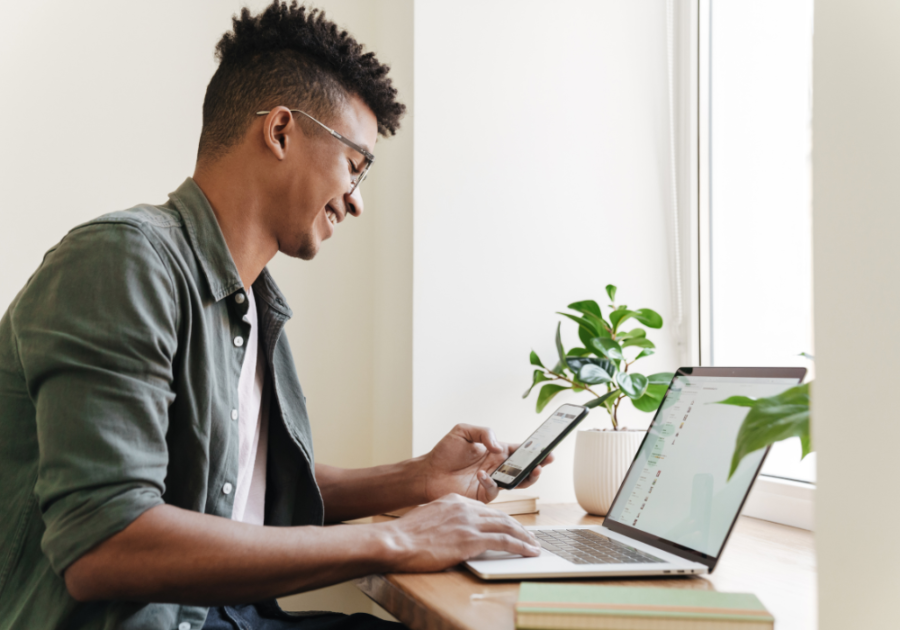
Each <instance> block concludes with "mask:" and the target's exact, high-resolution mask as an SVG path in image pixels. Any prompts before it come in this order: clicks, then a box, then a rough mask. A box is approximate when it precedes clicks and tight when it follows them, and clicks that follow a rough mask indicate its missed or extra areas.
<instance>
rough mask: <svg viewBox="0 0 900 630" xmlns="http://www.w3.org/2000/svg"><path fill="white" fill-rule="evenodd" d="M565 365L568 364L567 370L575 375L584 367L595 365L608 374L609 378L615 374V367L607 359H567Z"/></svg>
mask: <svg viewBox="0 0 900 630" xmlns="http://www.w3.org/2000/svg"><path fill="white" fill-rule="evenodd" d="M566 363H568V365H569V369H570V370H572V372H574V373H575V374H578V373H579V372H581V369H582V368H583V367H584V366H585V365H596V366H597V367H599V368H600V369H601V370H604V371H605V372H606V373H607V374H609V376H610V378H612V376H613V375H614V374H615V373H616V366H615V364H614V363H613V362H612V361H610V360H609V359H598V358H596V357H569V358H568V359H566Z"/></svg>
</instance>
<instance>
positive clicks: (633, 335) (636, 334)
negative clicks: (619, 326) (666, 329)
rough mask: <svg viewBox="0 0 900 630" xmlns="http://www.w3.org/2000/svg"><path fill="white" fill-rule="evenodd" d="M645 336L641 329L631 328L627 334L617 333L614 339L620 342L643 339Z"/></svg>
mask: <svg viewBox="0 0 900 630" xmlns="http://www.w3.org/2000/svg"><path fill="white" fill-rule="evenodd" d="M646 336H647V331H646V330H644V329H643V328H632V329H631V330H629V331H628V332H623V333H619V334H617V335H616V339H618V340H619V341H622V340H623V339H637V338H644V337H646Z"/></svg>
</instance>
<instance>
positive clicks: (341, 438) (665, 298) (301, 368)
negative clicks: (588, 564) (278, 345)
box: [0, 0, 677, 612]
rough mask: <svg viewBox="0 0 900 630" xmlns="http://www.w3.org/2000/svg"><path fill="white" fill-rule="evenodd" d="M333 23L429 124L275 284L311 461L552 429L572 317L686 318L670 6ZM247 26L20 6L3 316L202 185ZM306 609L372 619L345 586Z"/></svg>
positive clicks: (4, 37) (189, 11) (6, 106)
mask: <svg viewBox="0 0 900 630" xmlns="http://www.w3.org/2000/svg"><path fill="white" fill-rule="evenodd" d="M247 4H248V6H250V8H251V9H254V10H255V9H258V8H259V7H261V6H264V5H265V4H266V2H263V1H261V0H253V1H252V2H249V3H247ZM316 4H317V5H318V6H322V7H324V8H325V9H326V10H327V12H328V13H329V15H330V16H331V17H333V18H334V19H335V20H336V21H337V22H338V23H339V24H341V25H342V26H345V27H347V28H348V29H349V30H350V31H351V32H352V33H354V34H355V35H356V36H358V38H359V39H360V40H361V41H363V42H365V43H366V44H367V46H368V47H369V48H370V49H373V50H375V51H376V52H377V53H378V55H379V57H380V58H381V59H382V60H385V61H388V62H389V63H391V64H392V65H393V73H392V74H393V76H394V78H395V81H396V84H397V86H398V88H399V89H400V93H401V97H402V98H403V100H405V101H406V102H407V104H408V105H410V106H411V109H412V106H413V104H414V106H415V107H414V113H413V112H411V113H410V115H408V116H407V118H406V119H405V121H404V126H403V129H402V130H401V132H400V134H399V135H398V136H397V137H395V138H392V139H388V140H384V139H382V140H380V141H379V143H378V145H377V147H376V155H377V156H378V162H377V164H376V165H375V167H374V168H373V171H372V175H371V177H370V178H369V179H368V180H367V182H366V184H365V185H364V187H363V193H364V195H365V200H366V211H365V213H364V215H363V216H362V217H361V218H359V219H354V220H352V221H347V222H345V223H343V224H341V225H340V226H339V227H338V230H337V234H336V236H335V238H334V239H332V240H331V241H329V242H328V243H326V246H325V247H324V248H323V250H322V252H321V253H320V255H319V256H317V258H316V260H315V261H313V262H311V263H304V262H301V261H295V260H288V259H286V258H284V257H282V256H279V257H277V258H276V259H275V260H274V261H273V262H272V264H271V268H272V271H273V273H274V274H275V277H276V278H277V280H278V281H279V284H280V285H281V286H282V288H283V289H284V291H285V293H286V295H287V298H288V301H289V303H290V304H291V306H292V308H293V310H294V318H293V320H292V321H291V322H290V323H289V324H288V327H287V334H288V337H289V339H290V341H291V345H292V347H293V351H294V355H295V358H296V360H297V368H298V373H299V375H300V378H301V382H302V383H303V387H304V390H305V393H306V395H307V397H308V400H309V407H310V410H311V415H312V424H313V435H314V438H315V448H316V456H317V459H318V460H319V461H322V462H325V463H330V464H335V465H340V466H349V467H358V466H368V465H371V464H377V463H383V462H387V461H395V460H397V459H401V458H403V457H407V456H409V455H410V454H412V453H414V452H415V453H417V454H418V453H422V452H425V451H427V450H428V449H429V448H430V447H431V446H432V445H433V444H434V442H435V441H436V440H437V439H439V437H440V436H441V435H443V434H444V433H445V432H446V431H447V430H449V429H450V427H452V425H453V424H455V423H456V422H459V421H466V422H473V423H478V424H487V425H491V426H493V427H495V429H496V430H497V433H498V435H500V437H501V438H503V439H509V440H516V439H521V438H522V437H524V436H525V435H527V434H528V433H529V432H530V431H531V430H533V429H534V428H535V427H536V426H537V423H538V421H539V420H540V417H539V416H536V415H535V414H534V411H533V409H534V398H533V397H532V398H531V399H529V400H527V401H523V400H521V398H520V395H521V392H522V391H523V390H524V389H525V387H526V386H527V384H528V382H529V379H530V374H531V370H530V367H529V365H528V363H527V355H528V351H529V350H530V349H531V348H534V349H535V350H537V351H538V352H539V353H540V354H541V355H542V356H545V357H549V356H550V354H551V353H552V351H551V348H552V334H553V330H554V329H555V326H556V322H557V321H558V319H559V318H558V316H557V315H555V311H557V310H560V309H561V308H562V307H564V306H565V305H566V304H567V303H569V302H570V301H573V300H576V299H583V298H589V297H590V298H594V299H597V300H598V301H600V303H601V304H606V301H605V299H604V298H603V296H602V287H603V286H604V285H605V284H607V283H610V282H611V283H614V284H618V285H619V286H620V296H621V298H622V299H623V300H624V301H626V302H627V303H628V304H629V305H630V306H632V307H650V308H655V309H657V310H659V311H660V312H661V313H662V315H663V316H664V317H667V318H668V317H669V316H670V308H669V304H670V289H669V285H668V282H669V280H668V279H669V272H668V269H667V262H666V261H667V260H668V258H667V257H668V253H667V251H668V247H669V244H668V243H667V241H666V236H665V234H666V231H665V220H666V219H665V216H666V214H665V213H666V212H668V211H669V208H668V206H667V200H668V199H669V197H670V192H669V190H668V188H667V183H666V182H667V174H668V168H669V163H668V146H667V145H666V141H667V137H668V135H667V134H668V129H667V111H666V109H665V107H666V96H665V86H666V83H665V69H666V66H665V63H666V60H665V7H664V4H663V3H621V2H615V1H614V0H605V1H604V2H592V1H587V0H566V1H564V2H559V3H556V4H555V5H554V7H553V10H552V11H548V9H547V5H546V4H545V3H538V2H533V1H528V2H520V1H513V0H504V1H502V2H501V1H498V2H490V3H485V2H475V1H471V0H466V1H461V2H457V3H453V4H450V3H438V2H432V1H420V2H415V3H414V2H413V0H321V1H320V2H317V3H316ZM243 5H244V3H243V2H239V1H237V0H192V1H191V2H176V1H175V0H156V1H155V2H116V1H114V0H91V1H90V2H83V3H71V2H64V1H63V0H46V1H43V2H39V3H12V4H9V6H4V10H5V14H4V19H3V20H0V86H2V87H0V112H3V114H4V116H0V208H2V210H0V213H2V218H3V225H4V229H3V230H2V231H0V265H2V269H3V273H2V274H0V304H2V305H3V307H4V308H5V305H6V304H8V303H9V302H10V301H11V300H12V298H13V297H14V295H15V294H16V292H17V291H18V290H19V289H20V288H21V287H22V285H23V284H24V282H25V281H26V280H27V278H28V276H29V275H30V274H31V273H32V272H33V270H34V269H35V268H36V267H37V265H38V264H39V263H40V260H41V257H42V255H43V253H44V252H45V251H46V250H47V249H48V248H49V247H51V246H52V245H53V244H55V243H56V242H57V241H58V240H59V239H60V238H61V237H62V236H63V235H64V234H65V233H66V231H67V230H68V229H70V228H71V227H73V226H75V225H77V224H78V223H80V222H83V221H85V220H88V219H90V218H93V217H95V216H98V215H100V214H103V213H106V212H110V211H114V210H118V209H122V208H126V207H129V206H132V205H134V204H136V203H141V202H150V203H159V202H162V201H164V200H165V198H166V194H167V193H168V192H169V191H171V190H174V189H175V188H176V187H177V186H178V185H179V184H180V183H181V181H182V180H183V179H184V178H185V177H186V176H188V175H190V174H191V172H192V171H193V164H194V158H195V154H196V144H197V139H198V137H199V132H200V124H201V104H202V100H203V94H204V91H205V87H206V84H207V82H208V80H209V77H210V76H211V75H212V73H213V72H214V70H215V62H214V58H213V48H214V45H215V43H216V41H217V40H218V39H219V37H220V36H221V34H222V33H223V32H224V31H226V30H227V29H228V28H229V27H230V19H231V16H232V14H233V13H235V12H236V11H239V10H240V8H241V7H242V6H243ZM414 14H415V15H414ZM414 59H415V68H414V67H413V66H414V64H413V60H414ZM414 79H415V84H414ZM413 99H415V102H414V103H413ZM414 126H415V128H414ZM414 178H415V179H414ZM414 199H415V202H416V206H415V211H414V209H413V200H414ZM414 289H415V293H414ZM566 337H567V340H568V343H571V342H572V341H574V338H575V337H574V329H573V327H569V328H568V329H567V333H566ZM651 338H653V339H654V340H656V341H657V344H658V346H659V351H658V353H657V355H656V356H655V357H653V358H652V359H651V360H647V361H644V362H642V363H644V365H643V366H642V369H643V370H645V371H646V372H647V373H652V372H657V371H668V370H672V369H673V368H674V367H677V366H676V362H677V359H676V349H675V340H674V338H673V335H672V333H671V330H669V329H664V330H663V331H662V332H661V333H653V332H652V331H651ZM414 342H415V346H414ZM626 418H627V422H628V424H630V425H632V426H641V425H646V423H647V422H648V421H649V419H650V416H648V415H645V414H640V413H637V412H633V413H626ZM604 422H605V420H604V418H603V414H602V413H599V412H595V414H594V415H593V416H592V418H591V423H592V424H594V425H596V426H603V424H604ZM573 446H574V440H573V439H570V440H568V441H567V442H566V443H565V444H564V445H563V446H562V447H561V448H560V450H559V455H560V458H559V459H560V463H559V464H557V465H556V466H554V467H553V468H552V469H551V470H550V471H548V472H549V474H548V475H547V477H546V478H545V480H544V481H542V482H541V485H540V486H539V487H538V488H537V490H538V492H539V493H540V494H542V496H543V497H544V498H545V499H556V500H568V499H570V498H571V497H572V481H571V457H572V451H573ZM290 605H291V606H295V607H299V608H330V609H333V610H341V611H345V612H352V611H355V610H370V609H371V607H370V605H369V603H368V601H367V600H365V599H364V598H363V597H362V596H361V595H359V593H358V592H357V591H355V590H354V589H353V588H352V587H350V586H346V585H344V586H339V587H336V588H333V589H328V590H326V591H319V592H316V593H311V594H306V595H303V596H299V597H297V598H294V599H292V600H291V602H290Z"/></svg>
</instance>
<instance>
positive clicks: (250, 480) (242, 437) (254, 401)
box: [231, 288, 269, 525]
mask: <svg viewBox="0 0 900 630" xmlns="http://www.w3.org/2000/svg"><path fill="white" fill-rule="evenodd" d="M247 301H248V309H247V314H246V315H245V316H244V321H246V322H247V323H249V324H250V335H249V336H248V337H247V349H246V350H245V353H244V363H243V365H242V366H241V377H240V380H239V381H238V414H239V415H238V442H239V448H238V478H237V483H236V484H235V491H234V506H233V508H232V511H231V518H232V519H233V520H235V521H243V522H244V523H252V524H254V525H262V524H263V521H264V519H265V510H266V454H267V446H268V442H269V410H268V396H263V394H264V393H265V388H266V382H265V380H266V359H265V352H260V351H259V325H258V321H257V313H256V298H255V296H254V295H253V289H252V288H251V289H249V290H248V291H247Z"/></svg>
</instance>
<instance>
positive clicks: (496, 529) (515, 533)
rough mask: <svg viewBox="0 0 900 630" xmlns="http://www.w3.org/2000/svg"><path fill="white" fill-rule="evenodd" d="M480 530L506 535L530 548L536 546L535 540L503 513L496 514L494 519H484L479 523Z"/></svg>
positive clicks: (519, 524) (529, 533)
mask: <svg viewBox="0 0 900 630" xmlns="http://www.w3.org/2000/svg"><path fill="white" fill-rule="evenodd" d="M480 529H481V531H483V532H491V533H495V534H497V533H499V534H507V535H509V536H512V537H513V538H518V539H519V540H522V541H524V542H525V543H527V544H529V545H532V546H534V545H537V544H538V541H537V538H535V537H534V535H533V534H532V533H531V532H529V531H528V530H527V529H525V528H524V527H522V524H521V523H519V522H518V521H516V520H514V519H512V518H510V517H509V516H507V515H505V514H503V513H498V514H497V516H495V517H488V518H485V519H484V521H482V523H481V527H480Z"/></svg>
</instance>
